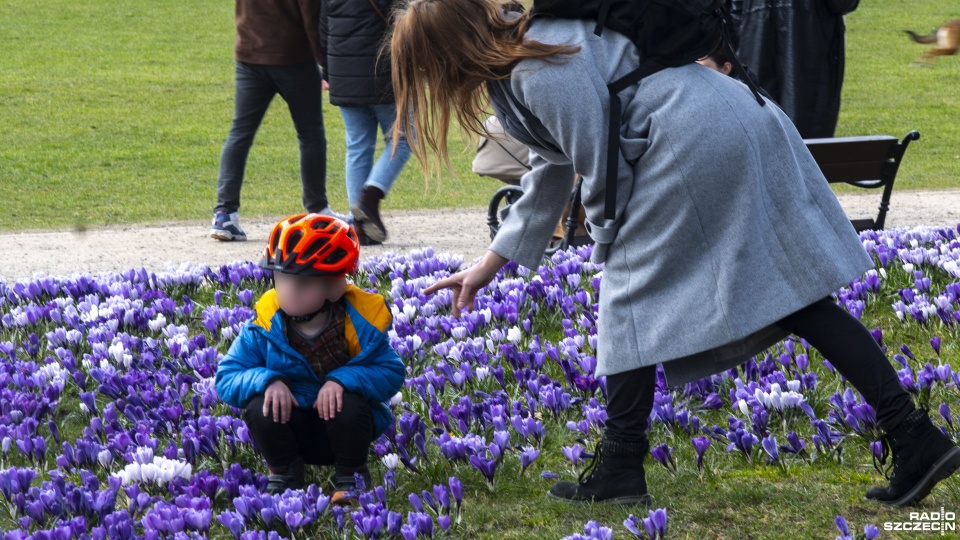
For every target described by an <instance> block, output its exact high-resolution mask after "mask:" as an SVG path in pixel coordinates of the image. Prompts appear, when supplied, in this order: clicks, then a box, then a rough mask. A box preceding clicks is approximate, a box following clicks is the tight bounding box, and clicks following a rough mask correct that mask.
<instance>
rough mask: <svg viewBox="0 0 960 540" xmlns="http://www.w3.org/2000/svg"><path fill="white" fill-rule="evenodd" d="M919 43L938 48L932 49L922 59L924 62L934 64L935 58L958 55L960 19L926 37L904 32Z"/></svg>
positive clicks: (948, 23) (943, 25)
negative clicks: (933, 45) (930, 44)
mask: <svg viewBox="0 0 960 540" xmlns="http://www.w3.org/2000/svg"><path fill="white" fill-rule="evenodd" d="M904 32H906V33H907V34H909V35H910V37H911V38H912V39H913V40H914V41H916V42H917V43H935V44H936V47H934V48H932V49H930V50H929V51H927V52H926V53H924V55H923V56H922V57H921V58H920V60H922V61H924V62H932V61H933V59H934V57H937V56H947V55H951V54H956V53H957V49H958V48H960V19H957V20H955V21H950V22H947V23H943V24H942V25H940V28H937V31H936V32H934V33H932V34H928V35H926V36H918V35H917V34H915V33H913V32H911V31H909V30H904Z"/></svg>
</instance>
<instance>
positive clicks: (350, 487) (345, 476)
mask: <svg viewBox="0 0 960 540" xmlns="http://www.w3.org/2000/svg"><path fill="white" fill-rule="evenodd" d="M370 480H371V477H370V471H369V469H367V466H366V464H364V465H363V466H361V467H351V468H342V467H337V476H336V478H335V479H334V492H333V496H331V497H330V503H331V504H338V505H349V504H354V503H356V501H357V499H358V498H359V497H360V494H361V493H362V492H363V491H365V490H366V488H367V484H369V483H370Z"/></svg>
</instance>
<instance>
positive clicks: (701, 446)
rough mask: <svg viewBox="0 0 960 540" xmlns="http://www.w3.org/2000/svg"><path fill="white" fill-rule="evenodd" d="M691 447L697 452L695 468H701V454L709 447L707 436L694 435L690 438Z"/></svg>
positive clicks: (700, 469)
mask: <svg viewBox="0 0 960 540" xmlns="http://www.w3.org/2000/svg"><path fill="white" fill-rule="evenodd" d="M691 442H692V443H693V449H694V451H696V453H697V458H696V459H697V470H699V471H702V470H703V454H704V452H706V451H707V448H710V439H709V438H708V437H694V438H693V439H691Z"/></svg>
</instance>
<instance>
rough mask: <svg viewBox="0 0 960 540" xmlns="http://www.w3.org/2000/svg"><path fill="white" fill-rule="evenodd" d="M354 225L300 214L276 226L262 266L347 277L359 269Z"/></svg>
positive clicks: (264, 254)
mask: <svg viewBox="0 0 960 540" xmlns="http://www.w3.org/2000/svg"><path fill="white" fill-rule="evenodd" d="M359 258H360V242H359V240H358V239H357V233H356V232H354V230H353V227H351V226H350V225H348V224H347V223H345V222H344V221H342V220H339V219H337V218H334V217H330V216H325V215H323V214H298V215H296V216H290V217H288V218H286V219H283V220H281V221H280V222H279V223H277V224H276V225H274V227H273V232H271V233H270V239H269V240H268V241H267V247H266V248H264V250H263V256H262V257H261V258H260V267H261V268H266V269H268V270H273V271H275V272H283V273H285V274H298V275H302V276H344V275H346V274H352V273H354V272H355V271H356V270H357V261H358V260H359Z"/></svg>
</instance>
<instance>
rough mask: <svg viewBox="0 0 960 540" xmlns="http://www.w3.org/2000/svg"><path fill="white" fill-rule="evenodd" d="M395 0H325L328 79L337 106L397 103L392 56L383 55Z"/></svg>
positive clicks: (323, 21) (324, 42)
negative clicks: (392, 80) (393, 84)
mask: <svg viewBox="0 0 960 540" xmlns="http://www.w3.org/2000/svg"><path fill="white" fill-rule="evenodd" d="M392 7H393V0H321V1H320V42H321V46H322V49H323V50H326V52H327V56H326V60H325V62H323V64H322V65H323V68H324V78H325V79H326V80H327V82H328V83H330V103H331V104H333V105H341V106H342V105H378V104H383V103H393V101H394V99H393V86H392V84H391V82H390V55H389V53H388V52H387V51H384V52H383V53H382V54H381V43H382V42H383V39H384V36H385V35H386V33H387V28H388V24H387V21H388V20H389V19H390V11H391V9H392Z"/></svg>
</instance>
